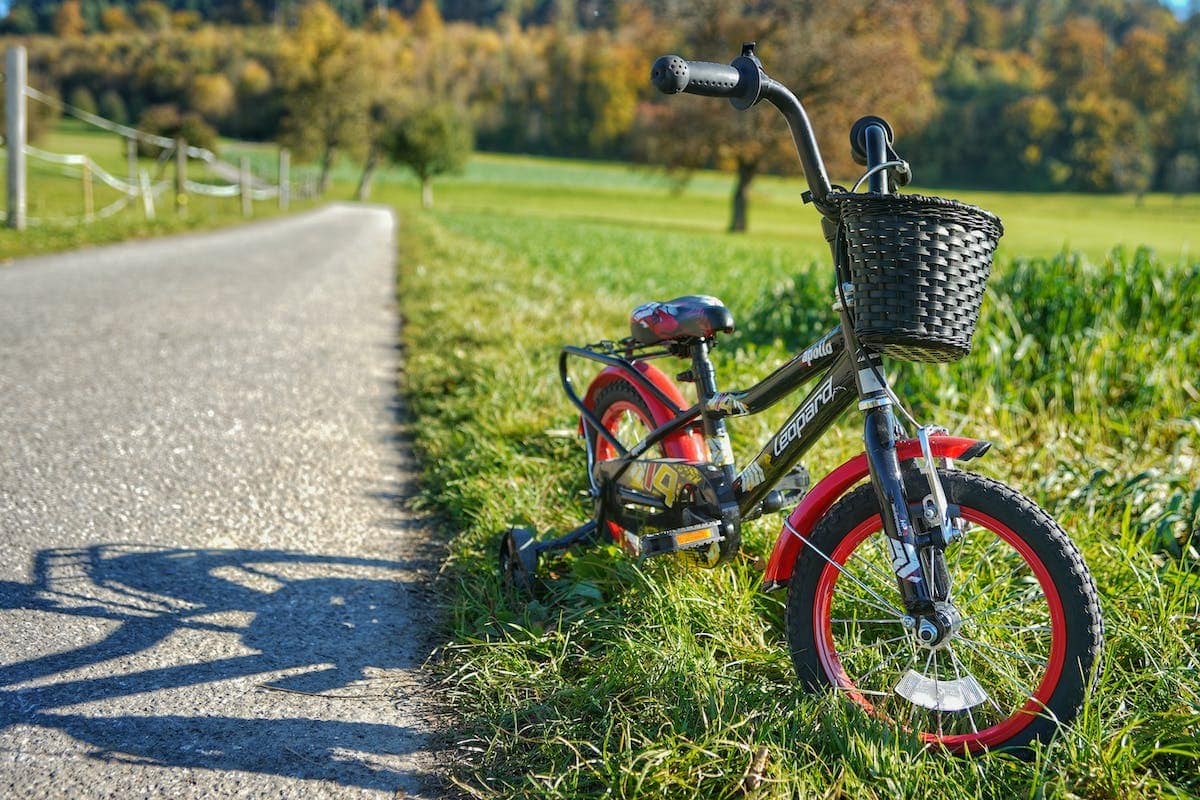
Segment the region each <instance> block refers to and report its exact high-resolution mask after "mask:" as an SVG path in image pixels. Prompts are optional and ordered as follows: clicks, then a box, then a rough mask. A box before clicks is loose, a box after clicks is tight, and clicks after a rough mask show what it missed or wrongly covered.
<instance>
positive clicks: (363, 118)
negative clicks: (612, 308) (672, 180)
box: [9, 0, 1200, 227]
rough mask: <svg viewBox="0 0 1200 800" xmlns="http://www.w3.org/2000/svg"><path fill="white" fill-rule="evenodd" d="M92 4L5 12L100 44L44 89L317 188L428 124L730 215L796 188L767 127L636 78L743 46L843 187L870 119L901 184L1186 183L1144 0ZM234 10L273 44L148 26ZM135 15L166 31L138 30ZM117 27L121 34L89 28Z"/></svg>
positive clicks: (784, 148) (73, 50)
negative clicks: (721, 203)
mask: <svg viewBox="0 0 1200 800" xmlns="http://www.w3.org/2000/svg"><path fill="white" fill-rule="evenodd" d="M94 5H98V6H105V8H104V9H100V10H98V11H96V12H95V14H94V16H95V18H96V20H97V22H95V23H92V22H86V20H88V19H89V13H91V12H88V9H89V8H90V7H91V6H89V5H88V3H87V0H61V1H59V2H53V1H52V0H45V1H44V2H17V3H14V4H13V5H12V7H11V11H10V15H9V16H10V18H11V17H12V16H13V15H14V14H16V13H17V12H18V11H20V10H22V9H24V10H26V11H27V12H28V13H31V14H36V16H37V19H38V20H39V21H40V20H43V19H46V18H49V19H50V24H51V25H53V24H54V18H55V17H59V16H61V15H62V14H63V13H64V12H63V9H64V8H68V7H75V11H76V12H77V13H78V15H79V16H80V17H82V18H83V19H84V20H85V28H87V27H88V26H94V25H99V26H100V28H101V29H104V30H109V31H110V32H108V33H101V34H94V35H88V36H78V35H75V33H78V30H77V29H78V26H74V28H73V29H72V30H73V31H74V32H73V33H70V34H66V33H64V35H61V36H57V37H34V38H32V39H29V40H28V43H29V45H30V47H31V68H32V71H33V73H34V74H35V75H36V76H37V79H38V80H40V81H41V82H42V84H43V85H45V86H49V87H51V88H54V89H57V90H58V91H59V92H60V93H61V94H62V96H64V97H67V98H75V99H76V100H78V101H79V103H77V104H80V103H85V102H91V103H92V104H94V105H95V106H96V107H97V108H98V109H99V110H100V112H101V113H103V114H105V115H107V116H115V117H121V116H125V117H127V118H128V119H130V120H131V121H136V120H137V119H139V118H140V117H143V116H144V115H145V114H147V113H148V112H149V111H150V110H151V109H155V110H156V113H157V114H159V115H165V112H163V111H162V108H163V107H169V108H173V109H175V111H176V116H177V117H178V118H180V119H183V118H189V119H192V120H193V121H201V122H204V123H206V124H208V125H211V126H214V127H216V128H219V129H220V130H222V131H223V132H226V133H229V134H231V135H237V136H243V137H249V138H283V139H285V140H287V141H289V142H290V143H292V144H293V146H296V147H298V148H299V149H300V150H301V151H307V152H310V153H312V154H314V155H315V156H316V157H317V158H318V159H319V160H320V162H321V163H322V164H323V165H325V167H326V168H328V166H329V165H330V164H332V161H333V159H334V157H335V156H336V155H337V154H338V153H339V152H349V153H352V154H355V155H356V156H358V157H359V158H360V159H361V160H362V161H363V162H364V164H365V165H366V167H367V168H366V169H365V171H364V172H365V180H364V181H363V184H364V186H365V187H369V177H370V173H371V168H372V166H373V165H374V164H375V163H378V160H379V158H380V157H381V155H382V154H384V153H385V151H386V150H387V148H386V146H385V145H386V141H385V138H386V136H390V135H391V134H390V133H389V132H394V131H395V130H396V127H397V125H398V124H399V123H400V122H402V121H403V120H405V119H407V118H410V117H414V116H422V115H433V116H436V117H438V118H439V119H442V120H443V121H445V120H450V121H451V122H455V121H457V122H455V127H456V128H457V127H463V126H464V125H466V124H467V122H466V121H469V124H470V125H471V126H473V128H474V130H475V134H476V139H477V141H478V143H479V145H480V146H482V147H484V148H487V149H499V150H512V151H519V152H534V153H550V154H559V155H579V156H594V157H595V156H598V157H605V158H610V157H614V158H615V157H620V158H635V159H641V160H644V161H647V162H650V163H654V164H660V165H663V164H665V165H668V166H671V167H673V168H676V169H678V170H681V171H683V172H686V171H687V170H690V169H693V168H696V167H700V166H718V167H721V168H725V169H728V170H730V171H732V172H734V173H735V174H736V175H737V176H738V181H737V185H738V190H737V192H736V193H735V196H736V197H738V198H743V199H744V198H745V193H746V190H747V188H748V187H749V186H750V185H751V182H752V181H753V179H754V177H755V176H756V175H758V174H761V173H763V172H765V171H789V170H794V169H796V164H795V158H794V155H793V151H792V146H791V144H790V141H789V140H788V138H787V136H786V132H785V130H784V128H783V126H782V124H781V123H780V122H779V121H778V120H777V119H776V118H775V116H774V115H773V112H768V111H764V110H763V109H762V108H761V107H760V108H758V109H755V110H754V111H752V112H750V113H746V114H736V113H734V112H733V111H732V110H729V109H728V108H727V107H723V106H721V105H719V104H717V103H715V102H713V101H711V100H703V99H698V98H691V97H686V98H675V99H671V100H667V99H665V98H661V97H656V96H654V94H653V92H652V90H651V89H650V87H649V86H648V81H647V79H646V75H647V71H648V65H649V64H650V62H651V61H652V60H653V58H654V57H655V56H656V55H658V54H661V53H664V52H672V51H675V52H680V53H683V54H685V55H688V56H691V57H695V58H706V59H711V60H728V59H729V58H730V57H732V56H733V55H736V53H737V50H738V46H739V44H740V42H742V41H744V40H750V39H754V40H757V41H759V43H760V48H759V52H760V54H761V56H762V58H763V61H764V63H765V64H766V65H767V67H768V69H769V71H770V72H771V74H773V75H775V76H777V77H778V78H780V79H782V80H784V81H785V82H787V83H788V84H789V85H791V86H792V87H793V88H795V89H796V90H797V93H798V94H799V95H800V96H801V98H802V99H803V100H804V101H805V103H806V105H807V106H808V107H809V111H810V114H811V115H812V117H813V119H814V121H815V122H816V123H817V128H818V136H819V139H820V141H821V143H822V145H823V149H824V151H825V154H826V157H827V158H828V159H829V160H830V162H831V166H832V171H833V173H834V174H835V175H839V176H841V177H843V178H848V177H850V176H852V175H853V174H854V172H853V171H854V169H855V167H854V166H853V165H852V164H850V163H849V158H848V151H847V148H846V146H845V144H844V141H845V135H846V131H847V128H848V125H849V123H850V121H852V120H853V119H854V118H856V117H857V116H859V115H861V114H865V113H878V114H882V115H884V116H886V117H888V118H889V119H890V120H891V121H892V122H893V125H894V127H895V128H896V129H897V132H898V136H899V139H898V148H899V149H900V151H901V152H902V153H903V154H904V155H905V156H907V157H908V158H909V159H910V160H911V161H912V162H913V163H914V165H915V166H916V168H917V175H918V178H919V179H920V180H922V181H924V182H934V183H952V184H976V185H988V186H995V187H1002V188H1035V189H1046V188H1067V189H1077V190H1089V191H1113V190H1123V191H1135V192H1141V191H1145V190H1147V189H1151V188H1157V189H1166V190H1171V191H1176V192H1185V191H1193V190H1195V189H1196V188H1197V186H1196V182H1197V177H1198V176H1197V173H1198V172H1200V162H1198V158H1200V14H1192V15H1191V16H1190V17H1188V18H1187V19H1186V20H1181V19H1179V18H1178V17H1176V16H1175V15H1174V14H1172V13H1171V12H1170V11H1169V10H1167V9H1166V8H1165V7H1164V6H1162V5H1161V4H1159V3H1157V2H1153V1H1152V0H1002V1H1001V2H984V0H925V1H924V2H920V1H919V0H875V2H866V0H826V2H815V1H814V0H741V1H739V0H729V1H727V2H721V1H719V0H686V2H685V1H684V0H648V2H638V3H634V2H625V1H624V0H613V1H612V2H608V3H603V4H596V3H592V4H588V3H585V2H582V0H576V2H566V0H551V1H550V2H532V1H531V0H530V1H527V2H524V3H522V2H516V1H515V0H492V2H475V3H469V2H465V0H464V2H449V1H448V0H444V1H443V3H442V4H441V6H442V7H443V8H444V9H445V10H446V11H447V12H450V13H456V14H457V15H459V16H464V15H465V16H468V17H470V18H472V19H473V20H475V22H470V23H468V22H447V21H446V20H445V18H444V17H443V15H442V13H441V11H440V10H439V5H438V4H437V3H435V2H433V0H419V1H418V0H413V2H411V3H406V4H399V3H390V4H389V3H386V2H367V3H358V4H357V5H355V4H354V3H345V2H343V3H338V4H335V5H334V6H331V5H327V4H324V3H307V4H301V3H299V2H295V3H290V2H282V0H281V1H280V2H275V3H269V4H254V3H233V2H224V3H222V2H211V3H205V2H200V1H199V0H188V2H184V3H175V4H173V6H172V7H168V6H165V5H163V4H162V3H158V2H156V0H149V2H147V1H146V0H142V1H141V2H138V3H129V4H122V3H103V4H94ZM235 6H236V7H238V8H242V9H243V10H245V9H247V8H251V7H257V8H259V9H260V10H262V11H264V12H265V11H266V10H267V7H268V6H269V7H270V9H269V10H270V11H271V14H270V15H265V16H263V18H264V19H269V20H271V21H272V24H264V25H259V26H255V27H230V26H220V27H214V26H211V25H206V24H200V25H198V26H197V25H195V24H194V20H193V21H192V22H188V24H187V25H176V26H174V27H172V22H171V17H170V13H175V14H178V13H180V12H184V13H189V14H193V15H200V14H204V15H212V16H214V17H218V18H223V19H231V18H234V17H236V14H233V13H232V12H231V11H230V10H229V9H232V8H233V7H235ZM335 6H336V7H335ZM593 6H594V7H593ZM151 7H160V8H161V9H163V10H165V11H166V12H168V21H167V24H166V26H165V27H156V26H155V25H153V24H151V23H149V22H146V21H147V20H150V19H151V18H152V17H154V15H153V14H150V13H149V11H148V10H147V9H148V8H151ZM398 8H402V9H403V11H404V12H405V13H401V11H400V10H398ZM220 9H225V10H224V11H221V10H220ZM355 9H358V10H355ZM117 10H120V11H122V12H123V13H125V14H126V15H127V17H128V19H129V20H130V23H131V26H130V27H128V28H125V27H122V26H116V25H112V24H111V20H110V25H109V26H108V27H107V28H106V27H105V24H104V22H103V17H104V14H105V12H113V11H117ZM52 12H53V13H52ZM359 12H361V13H359ZM239 13H240V12H239ZM247 13H248V12H247ZM221 15H224V16H221ZM231 15H232V16H231ZM109 16H110V17H111V16H113V15H112V14H111V13H110V14H109ZM251 16H253V15H251ZM538 18H541V19H544V20H545V21H546V24H536V25H529V24H522V20H525V21H528V20H530V19H534V21H537V19H538ZM581 20H591V22H590V27H589V26H583V25H581V24H580V23H581ZM356 21H357V22H358V23H359V24H358V25H357V26H355V24H352V23H355V22H356ZM476 22H479V23H482V24H476ZM38 24H42V23H41V22H39V23H38ZM326 171H327V169H326ZM743 222H744V216H743V215H739V214H737V213H735V218H734V227H739V226H740V225H741V224H743Z"/></svg>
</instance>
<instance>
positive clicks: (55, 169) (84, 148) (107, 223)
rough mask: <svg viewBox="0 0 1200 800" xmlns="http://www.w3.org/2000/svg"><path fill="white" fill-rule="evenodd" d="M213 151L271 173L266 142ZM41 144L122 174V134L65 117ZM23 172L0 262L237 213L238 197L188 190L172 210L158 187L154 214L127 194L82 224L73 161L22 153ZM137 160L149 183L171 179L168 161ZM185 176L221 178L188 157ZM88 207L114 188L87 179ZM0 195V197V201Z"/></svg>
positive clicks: (263, 211) (99, 204)
mask: <svg viewBox="0 0 1200 800" xmlns="http://www.w3.org/2000/svg"><path fill="white" fill-rule="evenodd" d="M222 145H223V146H222V150H221V155H222V157H224V158H226V159H232V160H233V161H234V162H235V163H236V159H237V157H238V156H240V155H243V154H245V155H248V156H250V157H251V159H252V161H251V163H252V167H253V169H254V170H255V171H256V172H257V173H258V174H260V175H263V176H267V177H270V178H271V179H274V177H275V173H276V172H277V168H276V165H275V160H274V148H273V147H271V148H267V149H266V151H264V147H266V146H264V145H255V144H247V143H241V142H228V141H227V142H222ZM35 146H37V147H38V148H39V149H41V150H45V151H47V152H51V153H56V154H83V155H87V156H90V157H91V159H92V160H93V161H94V162H96V164H98V165H99V166H100V167H101V168H103V169H104V170H106V171H108V172H109V173H111V174H112V175H114V176H116V177H117V178H120V179H122V180H128V166H127V164H126V157H125V140H124V139H122V138H121V137H119V136H116V135H114V134H111V133H108V132H106V131H102V130H99V129H96V128H93V127H91V126H88V125H85V124H84V123H82V122H78V121H76V120H72V119H65V120H62V121H61V122H60V123H59V124H58V126H57V127H56V128H55V129H54V130H53V131H51V132H50V133H48V134H47V135H46V136H45V137H44V138H43V139H42V140H41V141H38V142H36V143H35ZM7 155H8V154H7V150H5V149H3V148H0V171H3V170H6V169H7ZM26 163H27V168H28V174H27V178H26V180H27V184H28V190H27V191H28V197H27V200H26V207H27V208H26V213H27V214H28V216H29V220H30V221H29V226H28V228H27V230H26V231H24V232H22V233H18V232H16V231H12V230H9V229H8V228H5V227H3V226H0V261H3V260H4V259H6V258H12V257H15V256H22V255H30V254H33V253H46V252H54V251H58V250H66V249H71V248H75V247H81V246H84V245H91V244H102V243H105V242H118V241H123V240H125V239H130V238H138V237H143V236H156V235H161V234H165V233H172V232H177V231H183V230H198V229H204V228H211V227H214V226H218V225H227V224H231V223H234V222H237V221H240V220H241V219H242V212H241V204H240V202H241V201H240V200H239V199H238V198H236V197H234V198H216V197H203V196H199V195H189V196H188V207H187V215H186V216H184V217H180V216H179V215H177V214H176V213H175V209H174V206H173V201H172V198H173V197H174V193H173V191H172V190H167V191H166V192H163V193H161V194H160V195H159V196H158V198H157V200H156V203H155V211H156V219H154V220H152V221H151V220H147V219H146V216H145V213H144V211H143V208H142V204H141V200H140V199H135V200H134V201H133V202H131V203H129V204H128V205H126V206H125V207H124V208H123V209H121V210H119V211H117V212H116V213H115V214H114V215H113V216H111V217H108V218H106V219H102V220H99V221H97V222H93V223H90V224H85V223H84V222H83V216H84V210H85V205H84V189H83V180H82V177H81V170H80V168H79V167H75V166H62V165H58V164H51V163H47V162H45V161H42V160H40V159H37V158H34V157H32V156H31V157H29V158H28V159H27V161H26ZM138 166H139V167H140V168H142V169H145V170H146V171H147V173H148V174H149V176H150V179H151V182H158V181H160V180H164V179H166V180H171V179H173V176H174V172H173V164H172V163H159V162H158V161H156V160H155V159H150V158H142V159H139V162H138ZM188 177H189V178H190V179H192V180H195V181H200V182H202V183H215V184H224V183H225V181H224V180H221V179H220V178H218V177H216V176H214V175H213V174H212V173H211V172H210V171H209V170H208V168H207V167H206V166H205V165H204V164H203V163H202V162H198V161H195V160H193V161H191V162H189V166H188ZM92 191H93V209H94V211H95V212H97V213H100V212H101V211H102V209H104V208H106V207H107V206H109V205H110V204H112V203H114V202H116V201H118V200H120V199H121V197H122V195H121V193H120V192H118V191H117V190H115V189H113V188H112V187H110V186H108V185H107V184H105V183H104V182H102V181H101V180H99V179H94V180H93V182H92ZM3 204H4V200H3V199H0V206H3ZM293 205H294V206H296V207H305V206H308V205H311V202H301V203H293ZM254 213H255V216H256V217H263V216H270V215H272V214H276V213H278V209H277V204H276V201H274V200H270V201H259V202H256V203H255V204H254Z"/></svg>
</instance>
